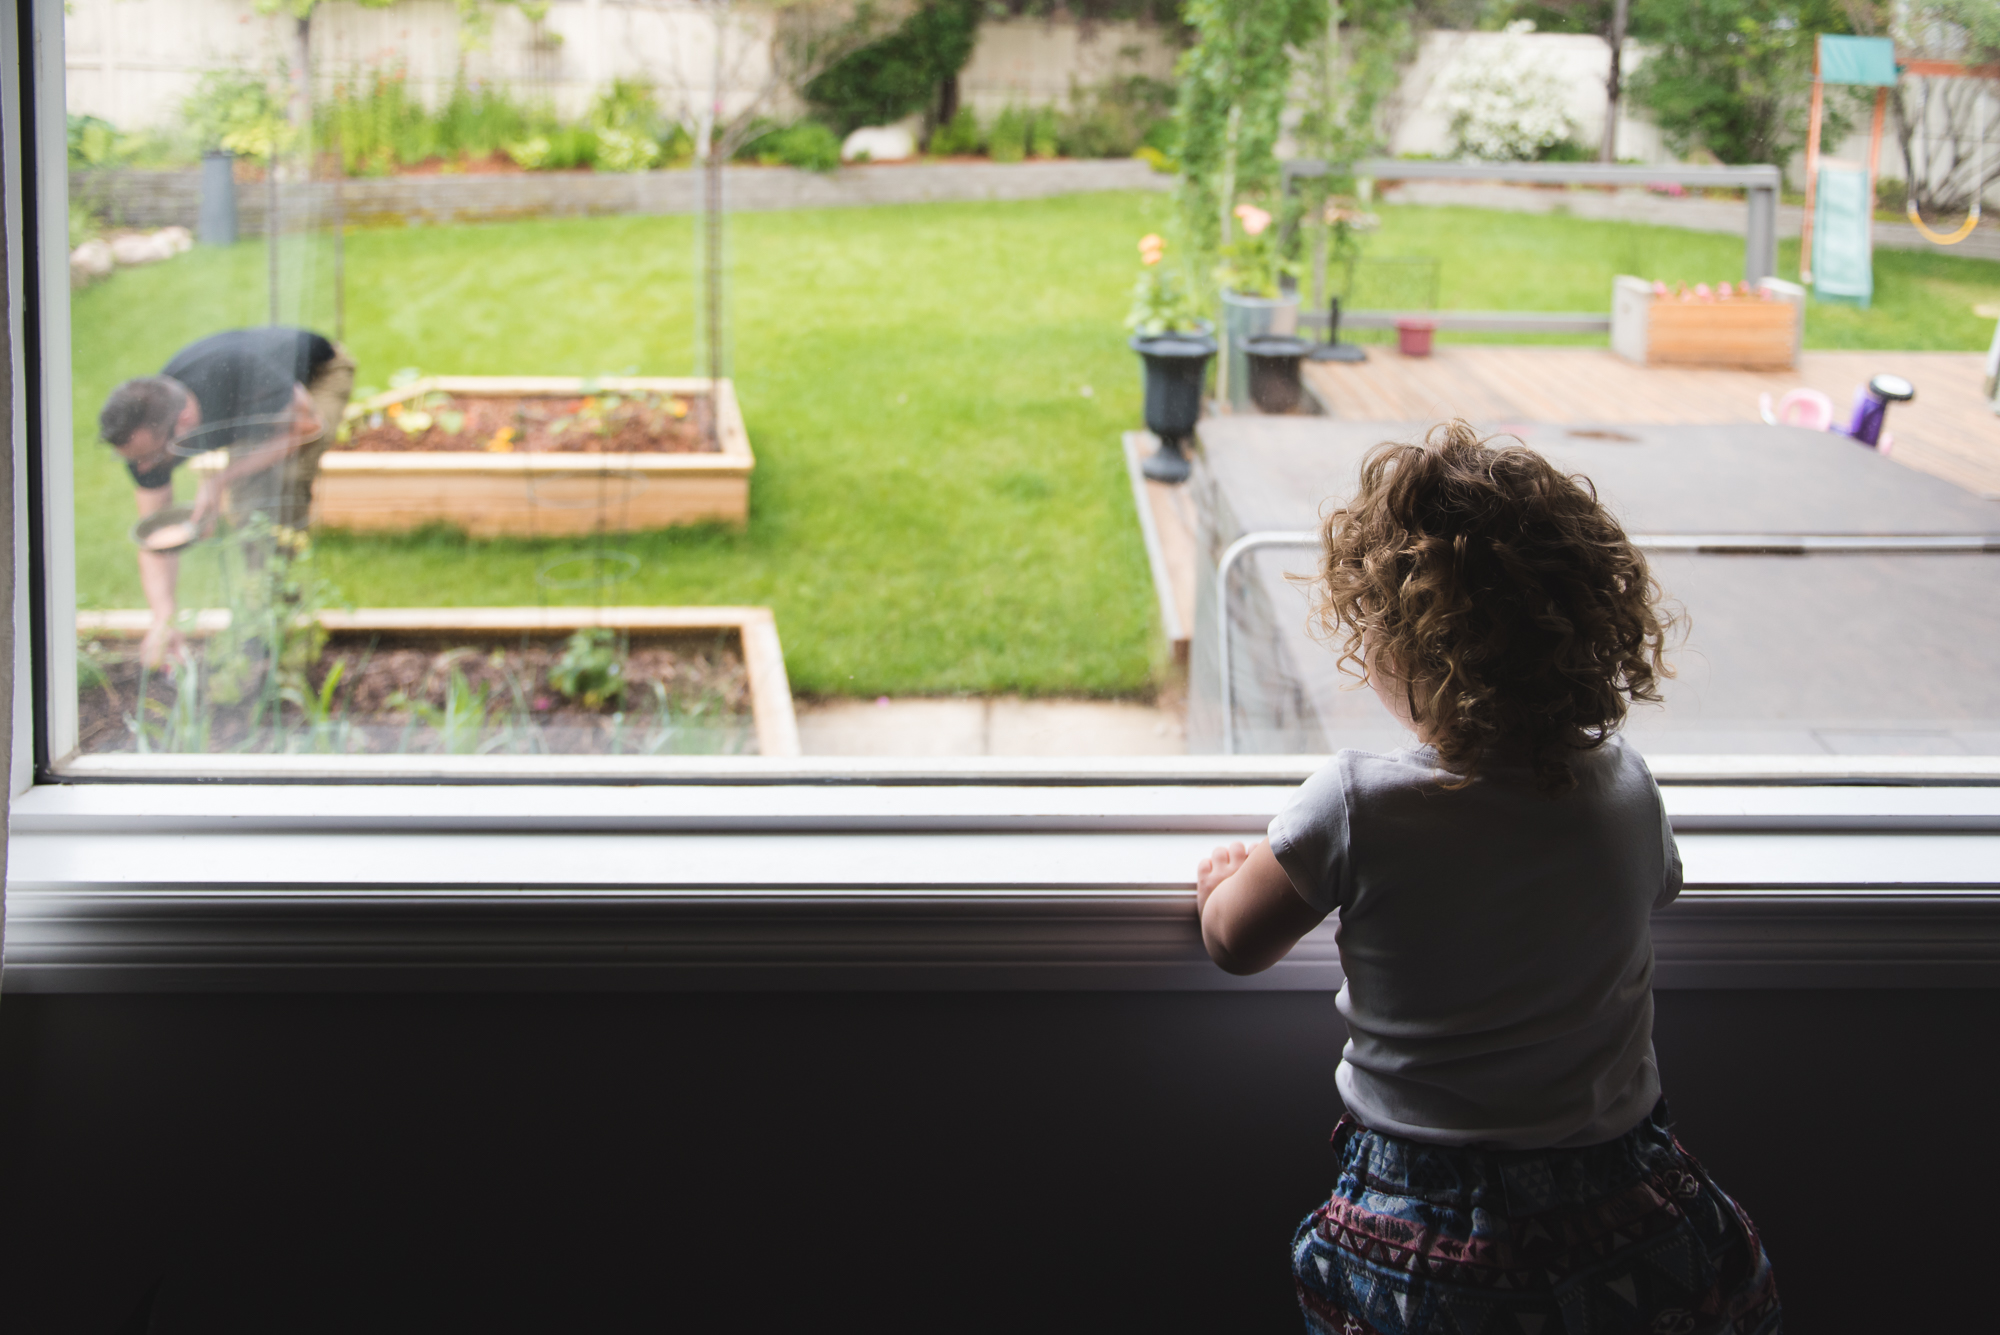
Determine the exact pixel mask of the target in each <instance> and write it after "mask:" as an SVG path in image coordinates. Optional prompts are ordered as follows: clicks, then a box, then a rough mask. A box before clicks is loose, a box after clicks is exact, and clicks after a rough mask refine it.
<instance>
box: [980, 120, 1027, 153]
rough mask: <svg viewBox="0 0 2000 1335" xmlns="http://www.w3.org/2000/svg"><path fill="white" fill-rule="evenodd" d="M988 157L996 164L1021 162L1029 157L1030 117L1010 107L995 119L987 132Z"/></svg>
mask: <svg viewBox="0 0 2000 1335" xmlns="http://www.w3.org/2000/svg"><path fill="white" fill-rule="evenodd" d="M986 156H988V157H990V158H992V159H993V160H994V161H995V162H1019V161H1020V160H1021V159H1022V158H1025V157H1027V156H1028V115H1027V113H1026V112H1024V111H1022V110H1021V109H1020V108H1019V107H1008V108H1006V109H1005V110H1003V111H1002V112H1001V113H1000V114H999V115H998V116H996V117H994V118H993V127H992V128H991V129H989V130H988V131H987V132H986Z"/></svg>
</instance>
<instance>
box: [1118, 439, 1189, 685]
mask: <svg viewBox="0 0 2000 1335" xmlns="http://www.w3.org/2000/svg"><path fill="white" fill-rule="evenodd" d="M1153 439H1154V437H1153V434H1152V433H1151V432H1149V431H1127V432H1126V433H1125V436H1124V445H1125V475H1126V476H1127V477H1128V478H1129V479H1130V480H1131V483H1132V508H1133V509H1135V510H1137V511H1138V513H1139V537H1140V539H1141V540H1142V541H1143V542H1144V543H1145V545H1146V564H1147V565H1148V566H1150V567H1152V571H1153V594H1154V596H1155V597H1157V598H1158V599H1159V601H1160V627H1161V629H1162V630H1164V631H1165V632H1166V636H1167V643H1168V644H1170V645H1173V646H1174V647H1175V652H1176V654H1179V653H1180V652H1181V649H1180V646H1182V645H1185V644H1187V643H1188V642H1189V638H1190V637H1189V628H1188V627H1186V626H1183V625H1182V624H1181V614H1180V608H1179V606H1177V604H1176V600H1175V598H1174V581H1173V576H1172V575H1171V574H1170V573H1169V572H1168V570H1167V552H1166V548H1165V547H1164V546H1163V545H1162V544H1161V542H1160V526H1159V524H1158V522H1157V521H1156V520H1155V519H1154V518H1153V498H1152V497H1151V496H1149V495H1148V494H1147V492H1146V474H1145V472H1144V470H1143V468H1142V467H1141V463H1140V458H1139V456H1140V451H1141V450H1142V449H1143V448H1144V446H1145V444H1146V443H1147V442H1149V441H1152V440H1153Z"/></svg>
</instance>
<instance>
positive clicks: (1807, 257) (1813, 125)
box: [1799, 37, 1873, 284]
mask: <svg viewBox="0 0 2000 1335" xmlns="http://www.w3.org/2000/svg"><path fill="white" fill-rule="evenodd" d="M1825 114H1826V85H1825V84H1823V83H1821V82H1820V81H1819V38H1817V37H1815V38H1813V89H1812V119H1811V120H1810V121H1809V122H1807V125H1806V216H1805V220H1804V221H1803V222H1802V223H1800V224H1799V281H1800V282H1801V283H1806V284H1811V282H1812V234H1813V195H1814V194H1815V193H1816V192H1817V190H1818V187H1819V123H1820V118H1821V117H1822V116H1824V115H1825ZM1870 207H1871V208H1872V207H1873V203H1872V201H1871V203H1870Z"/></svg>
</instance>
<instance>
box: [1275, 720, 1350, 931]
mask: <svg viewBox="0 0 2000 1335" xmlns="http://www.w3.org/2000/svg"><path fill="white" fill-rule="evenodd" d="M1342 768H1343V767H1342V765H1341V763H1340V760H1339V759H1338V758H1336V759H1335V760H1334V761H1333V762H1332V763H1331V764H1329V765H1327V766H1326V767H1325V768H1324V769H1322V770H1320V771H1319V772H1318V773H1317V774H1314V775H1313V776H1312V777H1311V778H1310V779H1307V780H1306V781H1305V782H1304V783H1303V784H1301V785H1300V786H1299V791H1298V792H1297V793H1295V794H1294V795H1293V796H1292V800H1291V801H1290V802H1288V803H1286V804H1285V808H1284V810H1282V811H1280V812H1279V813H1278V814H1277V815H1276V816H1274V817H1272V818H1271V828H1270V837H1271V855H1272V856H1273V857H1275V858H1277V860H1278V865H1279V866H1280V867H1283V868H1284V869H1285V875H1287V876H1289V877H1290V878H1291V881H1292V888H1293V889H1294V890H1296V891H1298V892H1299V898H1301V899H1303V900H1305V901H1306V903H1308V904H1310V905H1312V906H1313V907H1314V908H1316V909H1318V910H1320V911H1321V912H1322V913H1331V912H1333V911H1334V910H1335V909H1338V908H1340V907H1341V906H1342V904H1343V903H1344V902H1345V900H1346V898H1347V891H1348V866H1349V860H1348V851H1347V778H1346V775H1345V774H1343V773H1342Z"/></svg>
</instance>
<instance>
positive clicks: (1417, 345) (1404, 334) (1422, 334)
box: [1396, 320, 1437, 357]
mask: <svg viewBox="0 0 2000 1335" xmlns="http://www.w3.org/2000/svg"><path fill="white" fill-rule="evenodd" d="M1436 332H1437V324H1436V323H1435V322H1434V321H1431V320H1398V321H1396V348H1397V351H1399V352H1401V353H1402V354H1403V355H1404V356H1405V357H1428V356H1430V355H1431V335H1432V334H1434V333H1436Z"/></svg>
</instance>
